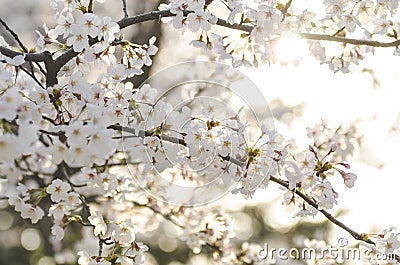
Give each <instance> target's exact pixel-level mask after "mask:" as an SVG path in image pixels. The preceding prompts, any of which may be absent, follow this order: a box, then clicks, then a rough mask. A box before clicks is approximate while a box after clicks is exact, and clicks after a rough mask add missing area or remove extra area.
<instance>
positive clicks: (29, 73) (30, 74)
mask: <svg viewBox="0 0 400 265" xmlns="http://www.w3.org/2000/svg"><path fill="white" fill-rule="evenodd" d="M19 68H20V69H21V70H22V71H24V72H25V73H26V74H27V75H29V76H30V77H31V78H32V79H33V80H35V82H36V83H37V84H38V85H39V86H40V87H41V88H43V89H46V88H45V87H44V86H43V84H42V83H41V82H40V81H39V80H38V79H37V78H36V76H35V73H34V72H33V71H32V72H29V71H28V69H26V68H25V67H23V66H22V65H20V66H19Z"/></svg>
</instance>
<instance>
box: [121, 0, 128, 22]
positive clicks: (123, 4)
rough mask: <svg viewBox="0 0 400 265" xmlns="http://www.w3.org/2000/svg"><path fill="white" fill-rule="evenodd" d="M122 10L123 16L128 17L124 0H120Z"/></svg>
mask: <svg viewBox="0 0 400 265" xmlns="http://www.w3.org/2000/svg"><path fill="white" fill-rule="evenodd" d="M122 10H123V11H124V18H127V17H129V16H128V9H127V8H126V0H122Z"/></svg>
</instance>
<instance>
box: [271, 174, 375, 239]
mask: <svg viewBox="0 0 400 265" xmlns="http://www.w3.org/2000/svg"><path fill="white" fill-rule="evenodd" d="M270 180H271V181H273V182H275V183H277V184H279V185H281V186H282V187H284V188H286V189H288V190H291V189H289V183H288V182H286V181H284V180H282V179H279V178H276V177H274V176H270ZM291 191H293V192H294V193H296V194H297V195H298V196H299V197H300V198H302V199H303V200H304V201H305V202H306V203H308V204H309V205H311V206H312V207H314V208H315V209H316V210H318V211H319V212H320V213H322V214H323V215H324V216H325V217H326V219H328V220H329V221H331V222H332V223H334V224H335V225H337V226H339V227H340V228H342V229H343V230H345V231H346V232H348V233H349V234H350V235H351V236H352V237H353V238H354V239H356V240H361V241H364V242H366V243H368V244H372V245H375V243H374V242H373V241H372V240H370V239H365V238H364V237H363V236H362V235H361V234H359V233H357V232H356V231H354V230H352V229H351V228H349V227H348V226H346V225H345V224H343V223H342V222H340V221H339V220H337V219H336V218H335V217H333V216H332V215H331V214H330V213H328V212H327V211H326V210H324V209H320V208H319V206H318V204H317V203H316V202H315V201H313V200H312V199H311V198H310V197H308V196H307V195H305V194H304V193H302V192H301V191H299V190H298V189H294V190H291Z"/></svg>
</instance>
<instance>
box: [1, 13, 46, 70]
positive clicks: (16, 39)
mask: <svg viewBox="0 0 400 265" xmlns="http://www.w3.org/2000/svg"><path fill="white" fill-rule="evenodd" d="M0 23H1V24H2V25H3V27H4V28H5V29H6V30H7V31H8V32H9V33H10V34H11V36H12V37H13V38H14V40H15V41H16V42H17V43H18V45H19V47H21V49H22V50H23V51H24V52H25V53H29V51H28V48H26V46H25V45H24V44H23V43H22V41H21V39H20V38H19V36H18V34H17V33H15V31H13V30H12V29H11V28H10V27H9V26H8V25H7V23H6V22H5V21H4V20H3V19H1V18H0ZM29 65H30V67H31V71H32V75H34V68H33V65H32V62H29ZM36 65H37V66H38V67H39V70H40V71H41V72H42V74H46V72H44V70H43V68H42V67H41V66H40V64H39V63H36Z"/></svg>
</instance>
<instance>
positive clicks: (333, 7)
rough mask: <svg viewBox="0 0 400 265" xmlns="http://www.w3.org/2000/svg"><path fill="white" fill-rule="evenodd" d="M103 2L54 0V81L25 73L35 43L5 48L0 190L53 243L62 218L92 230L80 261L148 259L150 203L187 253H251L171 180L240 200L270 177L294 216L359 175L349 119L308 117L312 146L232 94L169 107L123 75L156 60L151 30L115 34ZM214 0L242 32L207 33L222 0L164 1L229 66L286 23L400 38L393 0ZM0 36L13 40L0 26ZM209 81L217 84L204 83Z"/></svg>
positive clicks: (329, 200) (351, 54) (340, 65)
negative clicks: (143, 237)
mask: <svg viewBox="0 0 400 265" xmlns="http://www.w3.org/2000/svg"><path fill="white" fill-rule="evenodd" d="M102 2H104V1H99V0H97V1H90V0H80V1H64V0H52V1H51V6H52V8H53V9H54V10H55V12H56V16H55V20H56V26H55V27H54V28H50V29H49V28H47V27H44V31H45V32H44V34H42V33H40V32H38V35H39V38H38V41H37V46H38V49H37V50H38V51H40V52H42V51H43V53H42V55H46V56H47V55H49V56H51V60H53V62H54V60H58V59H60V58H63V56H65V54H67V55H68V56H69V54H72V55H73V56H72V57H71V58H70V59H68V60H67V61H65V62H64V63H63V65H61V66H60V69H59V71H58V72H57V73H56V76H55V78H56V79H57V82H55V83H54V84H51V85H48V84H46V85H45V84H43V83H44V82H45V81H44V80H42V79H40V78H37V77H38V76H39V74H38V72H39V71H38V72H36V73H29V71H27V72H23V71H22V69H25V68H24V67H25V66H26V65H27V64H30V63H31V62H30V61H29V60H30V59H28V58H29V56H30V55H32V54H29V53H18V55H16V56H14V57H13V58H11V57H10V56H5V55H0V148H1V152H0V176H1V186H0V187H1V191H2V194H3V195H4V196H5V197H6V199H7V201H8V204H9V205H11V206H13V208H14V209H15V211H16V212H18V213H20V215H21V217H22V218H24V219H30V220H31V222H32V223H33V224H35V223H37V222H38V221H39V220H41V219H42V218H45V216H48V217H50V218H51V220H52V221H53V226H52V227H51V228H50V229H51V234H52V239H51V242H52V243H53V245H54V246H55V247H60V246H61V245H62V242H63V240H64V238H68V236H69V235H68V233H66V231H68V228H69V225H70V224H72V223H77V224H80V225H82V226H85V227H86V226H87V227H90V228H91V230H90V235H89V236H88V238H89V239H90V240H92V241H93V242H94V243H92V245H95V246H96V247H97V249H96V250H97V251H91V250H89V249H86V248H83V247H81V248H80V249H79V251H76V252H77V255H78V257H77V260H78V264H80V265H88V264H115V263H121V264H132V261H133V262H134V264H142V263H144V254H143V253H144V252H145V251H147V250H148V247H147V246H146V245H144V244H143V243H141V242H139V241H138V240H137V234H139V233H141V234H145V233H146V232H147V231H150V230H155V229H156V228H158V227H160V224H161V222H162V220H160V218H158V217H156V218H154V215H156V216H159V215H160V216H162V217H165V218H166V219H168V220H169V221H171V222H172V223H173V224H175V225H176V226H177V227H178V228H177V229H178V230H177V233H179V234H180V238H181V239H182V240H183V241H184V242H186V244H187V245H188V246H189V247H190V248H191V249H192V250H193V251H194V253H200V252H201V250H202V248H206V247H211V248H212V249H213V250H215V251H216V253H217V254H215V255H214V256H215V260H219V261H222V262H224V263H225V264H237V263H240V262H242V263H249V264H252V263H256V262H258V257H257V254H258V253H257V250H256V248H257V246H256V245H253V244H243V245H242V246H241V248H240V250H236V249H235V248H234V246H233V243H232V240H231V239H232V237H233V236H234V235H232V233H230V231H229V225H228V224H229V218H228V217H227V216H226V215H225V214H223V213H221V212H219V211H216V210H215V209H213V208H212V207H211V206H205V207H204V210H203V211H201V210H197V209H195V208H190V207H183V206H184V205H186V204H188V205H192V204H195V203H196V202H197V203H198V201H191V200H192V199H194V198H196V196H200V197H201V196H205V195H204V194H200V192H198V193H197V192H196V191H195V190H194V191H193V193H191V194H187V193H184V194H178V195H179V196H181V197H184V199H185V200H184V201H182V200H181V201H179V202H180V204H178V205H173V204H172V205H170V204H168V203H167V202H171V201H170V198H171V197H170V196H175V197H177V196H178V195H177V194H175V193H177V192H174V189H173V188H174V187H173V188H172V189H169V186H172V185H174V184H175V181H176V182H177V183H184V184H190V185H192V186H196V187H198V186H203V185H206V184H209V183H212V185H215V186H216V185H217V184H221V185H222V186H225V187H227V188H228V190H229V191H231V192H232V193H234V194H241V195H243V196H244V197H245V198H250V197H251V196H253V195H254V193H255V192H257V189H261V188H267V187H268V184H269V182H270V181H275V182H277V183H278V184H280V185H281V186H282V187H284V188H285V193H284V195H283V204H284V205H286V206H288V207H290V208H292V209H294V210H295V211H296V213H295V216H297V217H299V216H300V217H303V216H314V215H316V214H317V212H318V211H320V210H328V209H332V208H333V207H334V205H335V204H336V203H337V199H338V193H337V192H336V191H335V187H334V184H333V183H334V182H333V181H332V180H333V179H335V178H336V179H337V178H341V179H342V180H343V182H344V185H345V186H347V187H348V188H352V187H353V186H354V185H355V181H356V179H357V176H356V175H355V174H354V173H352V172H350V171H349V169H350V165H349V164H348V163H347V160H348V159H349V158H350V156H351V155H353V154H354V152H355V150H356V149H357V148H358V146H359V144H360V142H361V136H360V134H359V132H358V131H357V130H356V128H355V126H350V127H349V128H344V127H339V128H334V129H332V128H329V127H328V125H327V123H326V122H325V121H323V122H322V124H318V125H316V126H315V127H314V128H308V130H307V134H308V136H309V138H311V140H310V146H309V148H308V149H306V150H305V151H304V148H303V149H300V150H303V151H299V150H298V149H297V148H296V147H295V146H294V144H292V142H291V141H286V140H285V139H284V137H283V136H281V135H279V134H278V133H277V132H276V131H275V130H274V128H273V127H272V126H267V125H263V124H256V125H254V124H252V123H251V122H250V121H249V120H248V114H246V111H243V110H242V109H240V108H239V109H234V108H230V107H227V106H230V103H231V102H230V97H229V96H227V97H226V98H223V99H222V100H220V99H218V100H215V98H211V97H205V98H202V97H199V98H192V99H191V100H190V101H188V102H184V103H185V104H184V105H179V107H176V105H174V104H173V103H172V102H170V101H169V99H170V98H169V97H168V96H166V97H163V96H159V95H160V93H159V91H160V90H161V88H159V87H156V86H155V87H152V86H151V85H150V84H144V85H142V86H141V87H140V88H136V87H133V85H132V84H131V83H129V82H126V79H127V78H130V77H133V76H134V75H140V74H142V73H143V70H142V68H143V67H144V66H150V65H152V56H153V55H155V54H156V53H157V51H158V48H157V47H156V46H155V41H156V39H155V38H154V37H152V38H150V39H149V41H148V43H147V44H140V45H139V44H135V43H131V42H129V41H126V40H124V39H123V37H122V36H121V35H118V34H119V33H120V26H119V24H118V23H117V22H114V21H112V19H111V18H110V17H108V16H105V17H100V16H98V15H96V14H95V13H94V12H93V11H94V10H93V5H94V4H99V3H102ZM220 2H222V3H224V8H227V9H228V10H229V12H228V13H229V14H227V17H226V23H228V25H231V26H232V27H238V28H239V29H240V28H243V29H251V30H249V31H244V33H242V34H241V35H240V36H239V37H237V36H236V40H234V41H232V39H231V38H232V36H233V35H232V36H230V37H229V36H228V37H226V36H222V35H219V34H217V33H214V32H212V29H213V25H216V24H218V22H220V23H222V22H221V21H222V20H219V19H218V18H217V17H216V16H215V15H214V14H213V12H212V11H211V9H212V8H214V7H215V5H217V3H214V2H213V1H205V0H173V1H171V2H170V4H169V5H167V6H162V7H161V8H164V9H167V10H170V12H171V13H172V14H173V18H172V20H171V23H172V24H173V26H174V27H175V28H177V29H182V30H185V29H189V30H190V31H192V32H193V33H198V34H200V35H199V39H197V40H195V41H194V42H192V43H193V44H194V45H195V46H199V47H203V48H207V49H209V48H212V49H213V50H214V51H215V52H216V53H217V54H218V55H219V57H220V58H221V59H224V60H226V59H229V60H231V61H232V63H233V65H235V66H238V65H241V64H245V65H257V64H258V63H259V62H268V61H273V60H274V54H273V48H274V45H276V42H277V40H278V39H279V38H281V37H282V36H283V35H285V34H287V32H288V31H301V32H306V33H318V34H319V33H328V34H334V35H335V36H336V35H340V36H347V35H346V34H357V33H359V32H360V31H363V33H364V35H363V36H369V38H372V37H374V38H375V36H377V37H378V36H381V37H382V36H383V35H387V36H388V37H389V38H397V27H398V25H397V24H396V23H394V22H392V21H391V20H390V18H391V17H392V16H393V14H394V13H395V11H396V9H397V5H396V3H395V1H377V2H372V1H357V2H356V3H353V2H352V1H344V0H343V1H342V0H330V1H328V0H326V1H324V2H323V4H324V6H325V9H326V10H325V13H324V14H323V16H322V18H321V17H320V18H317V16H316V14H314V13H312V12H309V11H307V10H305V11H304V12H302V13H301V14H298V15H296V14H294V12H293V10H292V8H293V7H291V1H289V2H288V3H287V4H286V5H282V4H279V3H277V2H275V1H265V2H263V3H262V4H257V5H254V6H253V7H249V6H246V5H245V3H244V2H243V1H240V0H227V1H220ZM361 21H362V23H363V24H365V27H364V28H363V29H361V27H360V25H361ZM0 45H1V47H5V48H10V46H9V45H8V44H7V43H6V42H5V40H4V39H3V38H2V37H1V38H0ZM310 48H311V52H312V53H313V55H314V56H315V57H317V58H318V59H319V60H321V61H322V62H324V63H329V64H330V66H331V67H332V69H334V70H342V71H346V69H347V67H348V64H349V62H353V63H357V62H358V59H360V58H362V56H363V55H362V53H363V52H368V51H372V49H371V50H368V49H366V48H365V47H360V46H352V47H350V48H349V47H344V51H343V53H342V55H340V56H339V57H338V56H335V55H333V56H331V57H329V56H327V55H326V54H325V47H324V46H323V43H322V42H320V41H312V42H311V43H310ZM50 51H51V52H50ZM57 62H59V61H57ZM35 63H36V61H35ZM47 63H49V62H48V61H47ZM38 65H39V66H40V67H47V66H46V64H45V63H44V62H39V63H38ZM34 67H35V66H33V63H32V66H31V68H34ZM47 70H49V69H47ZM50 70H52V69H50ZM32 71H33V70H32ZM47 74H48V75H50V73H47ZM223 74H226V73H223ZM45 77H48V76H45ZM207 88H208V90H213V87H203V88H202V89H205V90H207ZM186 92H187V91H186ZM172 98H173V97H172ZM212 99H214V100H212ZM165 179H167V181H162V180H165ZM171 190H172V192H171ZM178 193H179V192H178ZM206 193H208V196H211V197H212V196H214V193H213V192H208V190H206ZM154 194H157V195H158V197H157V199H158V200H157V199H155V198H154V196H153V195H154ZM299 194H302V195H303V197H302V198H301V196H299ZM304 196H306V197H307V198H309V201H306V200H304ZM181 199H182V198H181ZM207 199H208V200H209V199H210V197H207ZM214 199H215V198H214ZM310 202H311V203H310ZM207 207H209V208H207ZM160 216H159V217H160ZM85 237H86V236H84V239H85ZM77 245H78V244H77ZM83 245H84V244H83ZM103 245H107V246H108V247H104V248H103ZM85 247H87V246H85ZM87 248H88V247H87ZM398 248H399V241H398V234H397V233H395V232H394V231H393V230H385V231H384V232H383V234H382V235H381V236H380V238H379V239H378V240H377V243H376V249H374V250H376V251H382V252H384V253H387V252H389V251H395V250H398ZM271 263H273V261H271Z"/></svg>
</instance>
